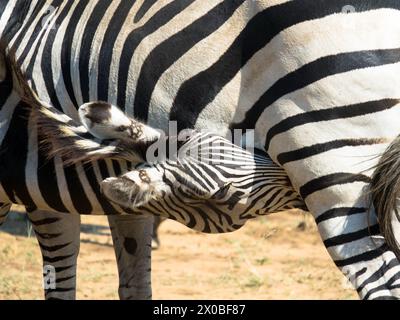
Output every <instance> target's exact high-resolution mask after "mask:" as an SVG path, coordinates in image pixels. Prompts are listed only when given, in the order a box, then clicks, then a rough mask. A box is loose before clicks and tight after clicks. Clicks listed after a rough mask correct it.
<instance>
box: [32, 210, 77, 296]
mask: <svg viewBox="0 0 400 320" xmlns="http://www.w3.org/2000/svg"><path fill="white" fill-rule="evenodd" d="M28 217H29V220H30V221H31V223H32V225H33V229H34V230H35V234H36V238H37V240H38V242H39V246H40V250H41V253H42V257H43V278H44V279H43V280H44V281H43V284H44V292H45V299H46V300H51V299H61V300H74V299H76V266H77V259H78V254H79V245H80V216H79V215H72V214H61V213H56V212H50V211H42V210H35V211H32V212H28Z"/></svg>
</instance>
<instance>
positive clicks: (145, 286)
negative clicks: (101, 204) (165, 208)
mask: <svg viewBox="0 0 400 320" xmlns="http://www.w3.org/2000/svg"><path fill="white" fill-rule="evenodd" d="M108 221H109V223H110V229H111V234H112V238H113V242H114V250H115V256H116V259H117V265H118V274H119V289H118V293H119V297H120V299H121V300H149V299H151V297H152V291H151V241H152V231H153V217H148V216H108Z"/></svg>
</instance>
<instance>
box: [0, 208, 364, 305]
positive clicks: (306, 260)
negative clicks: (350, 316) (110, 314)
mask: <svg viewBox="0 0 400 320" xmlns="http://www.w3.org/2000/svg"><path fill="white" fill-rule="evenodd" d="M17 210H18V209H17ZM82 223H83V225H82V233H81V240H82V244H81V253H80V257H79V265H78V292H77V297H78V299H118V294H117V287H118V279H117V269H116V263H115V257H114V252H113V249H112V241H111V236H110V231H109V229H108V227H107V220H106V218H105V217H83V219H82ZM304 224H305V225H306V226H305V227H304ZM299 225H300V227H299ZM28 232H29V230H28V228H27V223H26V221H25V220H24V217H23V215H22V214H20V213H13V214H12V216H11V217H9V218H8V220H7V221H6V224H5V225H4V226H3V227H1V229H0V299H43V294H42V283H41V267H40V266H41V258H40V255H39V248H38V245H37V242H36V239H35V238H34V237H29V236H28ZM160 239H161V242H162V245H161V248H160V249H159V250H157V251H154V252H153V262H152V270H153V271H152V272H153V273H152V282H153V297H154V299H356V298H357V295H356V293H355V292H354V291H353V290H351V289H349V287H348V286H347V284H346V282H345V281H344V280H343V277H342V276H341V273H340V272H339V271H338V270H337V269H336V267H335V266H334V264H333V262H331V260H330V258H329V256H328V254H327V252H326V250H325V249H324V247H323V245H322V242H321V240H320V238H319V235H318V233H317V231H316V226H315V223H314V222H313V221H312V219H311V217H309V216H305V215H304V214H303V213H299V212H287V213H281V214H275V215H271V216H269V217H264V218H262V219H258V220H255V221H250V222H249V223H248V224H247V225H246V226H245V227H243V228H242V229H241V230H239V231H237V232H235V233H232V234H224V235H205V234H199V233H196V232H193V231H191V230H189V229H187V228H186V227H184V226H181V225H179V224H177V223H175V222H172V221H167V222H165V223H164V224H163V225H162V226H161V229H160Z"/></svg>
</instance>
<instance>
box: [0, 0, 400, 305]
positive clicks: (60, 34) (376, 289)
mask: <svg viewBox="0 0 400 320" xmlns="http://www.w3.org/2000/svg"><path fill="white" fill-rule="evenodd" d="M16 3H17V4H18V3H20V2H19V1H16V0H13V1H10V2H8V3H7V4H2V9H3V8H4V7H8V8H11V7H12V6H13V5H15V4H16ZM399 7H400V4H399V3H398V1H396V0H374V1H373V0H352V1H348V0H291V1H290V0H264V1H262V0H255V1H250V0H216V1H200V0H175V1H171V0H160V1H152V0H138V1H133V0H124V1H111V0H110V1H100V0H97V1H96V0H94V1H76V0H75V1H74V0H69V1H56V0H54V1H47V0H46V1H45V0H43V1H32V2H30V5H29V9H28V10H27V11H28V12H27V14H26V15H25V16H26V17H27V18H26V19H23V20H26V21H25V22H22V24H21V25H20V26H21V27H20V28H17V29H18V30H14V33H15V32H17V31H19V32H18V34H16V35H15V36H13V37H12V38H13V39H14V41H13V42H11V43H12V44H14V45H16V44H19V47H20V49H19V50H17V56H18V59H19V61H20V62H22V65H23V68H24V71H25V72H26V74H27V76H28V78H29V79H33V81H32V85H33V86H34V88H35V90H36V91H37V92H38V94H39V96H40V97H41V98H43V99H44V100H45V101H47V102H49V103H51V105H53V106H54V107H56V108H57V109H59V110H61V111H63V112H64V113H65V114H67V115H69V116H70V117H71V118H72V119H75V120H76V119H77V117H78V115H77V112H76V109H77V107H79V106H80V105H82V104H83V103H84V102H89V101H96V100H102V101H107V102H109V103H112V104H113V105H117V106H119V107H121V109H122V110H123V111H125V112H126V113H127V114H128V115H132V116H134V117H135V118H137V119H140V120H142V121H144V122H146V123H148V124H149V125H150V126H152V127H155V128H160V129H163V130H164V131H167V129H168V125H169V121H170V120H174V121H177V124H178V129H179V130H181V129H185V128H193V127H194V128H197V129H203V128H206V129H208V130H210V131H212V132H216V133H219V134H220V135H222V136H224V135H225V134H228V132H230V131H231V129H234V128H246V129H255V142H256V147H257V148H259V149H261V150H264V151H266V152H267V153H268V154H269V156H270V157H271V158H272V160H273V161H275V162H276V163H277V164H279V165H281V166H282V167H283V168H284V169H285V171H286V173H287V174H288V176H289V178H290V181H291V183H292V184H293V186H294V188H295V190H296V191H297V192H298V193H299V194H300V195H301V196H302V198H303V199H304V201H305V203H306V205H307V207H308V209H309V210H310V212H311V213H312V214H313V215H314V217H315V219H316V222H317V224H318V228H319V232H320V234H321V237H322V239H323V242H324V245H325V246H326V247H327V250H328V252H329V254H330V255H331V257H332V259H333V260H334V262H335V264H336V265H337V267H338V268H340V270H341V271H342V272H343V273H344V274H345V275H346V276H347V277H349V278H350V279H351V282H352V283H353V285H354V287H355V288H356V289H357V290H358V293H359V295H360V297H361V298H366V299H375V298H385V297H386V298H389V297H393V296H397V297H398V289H397V287H396V285H397V283H396V281H397V278H396V277H397V275H398V269H399V266H398V260H397V259H396V257H395V254H394V253H393V250H391V248H388V247H387V245H386V243H385V240H384V239H383V238H382V236H381V235H380V233H379V225H378V224H377V220H376V218H375V216H374V214H373V211H374V210H372V213H371V214H368V211H369V210H368V209H369V202H368V199H365V196H366V197H368V194H366V192H364V189H365V187H368V185H369V184H368V183H369V181H370V179H369V177H370V174H371V170H370V171H368V170H367V169H370V168H371V167H374V165H375V164H376V162H377V161H378V160H379V154H381V153H382V152H383V151H384V150H385V148H386V147H387V145H388V144H389V143H390V142H391V141H392V140H393V139H394V138H395V137H396V136H397V134H398V131H397V129H396V127H395V125H391V124H392V123H391V122H390V120H389V119H395V118H396V116H397V114H396V112H397V109H398V108H396V106H397V105H398V103H397V101H398V100H397V99H398V96H397V92H395V91H393V90H396V88H398V84H397V82H396V79H397V78H396V77H395V74H397V72H396V70H397V69H396V68H397V62H398V51H396V47H397V46H398V44H397V42H396V41H397V39H396V36H395V35H396V34H397V33H398V32H397V28H398V26H399V23H398V20H399V19H398V14H399ZM51 8H52V9H54V10H51ZM349 8H350V9H351V10H349ZM1 11H4V10H0V12H1ZM10 12H11V9H8V10H7V15H6V16H5V15H4V14H3V15H2V18H1V23H0V25H1V27H0V33H4V25H5V24H4V21H6V20H8V18H7V17H9V16H10V15H11V13H10ZM5 17H6V18H5ZM29 17H30V18H29ZM43 19H45V20H46V28H43V25H42V22H43ZM28 21H29V23H27V22H28ZM28 29H30V33H28V35H27V33H26V32H25V31H26V30H28ZM75 30H82V31H81V32H79V33H75ZM387 30H390V32H387ZM10 31H13V30H10ZM10 31H8V33H10ZM18 35H19V36H18ZM383 35H384V36H383ZM15 39H17V40H15ZM38 39H40V41H39V40H38ZM343 92H346V93H347V94H343ZM378 127H379V128H378ZM371 157H372V158H374V159H373V160H371V161H366V160H369V159H370V158H371ZM364 169H365V170H367V171H365V172H364ZM368 217H369V219H368ZM121 225H123V224H121Z"/></svg>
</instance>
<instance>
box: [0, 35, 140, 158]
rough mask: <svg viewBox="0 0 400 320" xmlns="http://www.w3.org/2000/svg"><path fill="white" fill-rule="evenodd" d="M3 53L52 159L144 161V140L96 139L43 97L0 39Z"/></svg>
mask: <svg viewBox="0 0 400 320" xmlns="http://www.w3.org/2000/svg"><path fill="white" fill-rule="evenodd" d="M1 53H4V55H5V57H6V64H7V70H10V71H11V72H12V75H13V88H14V90H15V91H16V92H17V93H18V95H19V98H20V99H21V101H23V102H24V103H25V107H26V108H28V109H29V114H30V115H29V117H30V118H31V119H32V121H33V122H34V123H35V124H36V126H37V130H38V136H39V141H40V148H41V149H42V150H43V151H44V153H45V154H46V156H47V158H48V159H52V158H54V157H56V156H58V157H61V158H62V160H63V163H64V165H65V166H70V165H74V164H77V163H87V162H91V161H97V160H105V159H116V160H125V161H128V162H134V163H138V162H143V161H144V159H145V150H146V146H142V144H143V143H140V142H138V143H135V144H134V145H133V144H132V145H129V144H127V143H126V142H122V141H119V140H99V139H96V138H95V137H94V136H93V135H91V134H90V133H89V132H88V131H87V130H86V129H85V128H84V127H83V126H82V125H81V124H80V123H78V122H76V121H74V120H73V119H71V118H70V117H68V116H67V115H65V114H63V113H62V112H60V111H58V110H57V109H55V108H54V107H52V106H50V105H48V104H47V103H45V102H43V101H41V100H40V98H39V97H38V96H37V94H36V93H35V91H34V90H33V89H32V88H31V87H30V86H29V82H28V80H27V78H26V76H25V75H24V73H23V71H22V69H21V67H20V66H19V65H18V62H17V60H16V55H15V53H14V52H13V51H12V50H9V51H8V52H7V50H6V47H5V46H4V43H3V42H0V54H1Z"/></svg>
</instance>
